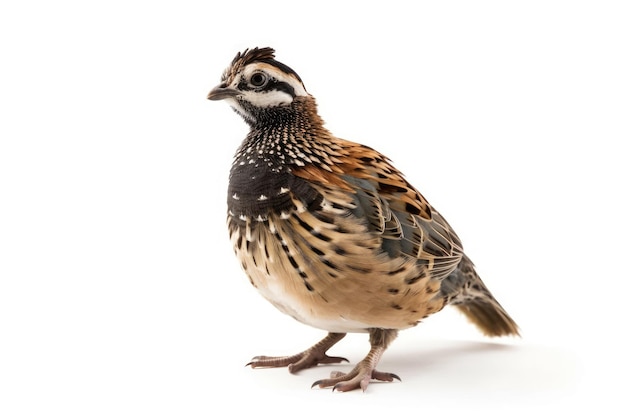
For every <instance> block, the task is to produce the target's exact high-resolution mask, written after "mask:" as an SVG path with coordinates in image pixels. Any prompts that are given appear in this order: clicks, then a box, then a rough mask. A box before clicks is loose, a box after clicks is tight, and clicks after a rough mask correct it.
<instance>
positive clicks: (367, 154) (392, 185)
mask: <svg viewBox="0 0 626 417" xmlns="http://www.w3.org/2000/svg"><path fill="white" fill-rule="evenodd" d="M333 142H334V143H333V145H335V146H334V149H335V151H336V154H337V155H336V156H335V157H334V158H333V159H334V164H332V165H329V166H328V165H327V166H325V167H324V168H321V167H319V166H315V165H306V166H303V167H297V168H295V169H294V170H293V173H294V175H296V176H297V177H300V178H303V179H306V180H308V181H310V182H311V183H312V184H313V185H314V186H315V188H317V189H318V191H319V192H320V193H322V194H327V195H328V197H329V198H330V197H331V195H332V194H334V193H335V191H341V192H342V194H345V193H349V194H351V195H352V198H351V199H350V207H349V208H350V211H351V213H352V214H353V215H354V216H355V217H357V218H361V219H364V220H365V221H366V224H367V225H368V230H370V231H371V232H372V233H374V234H378V235H380V236H381V237H382V240H381V242H382V243H381V249H382V250H383V251H385V252H387V254H388V255H389V256H390V257H392V258H394V257H398V256H410V257H413V258H416V259H417V260H418V263H421V264H424V265H425V266H426V267H427V268H428V270H429V271H430V273H431V274H432V276H433V277H434V278H437V279H443V278H445V277H446V276H448V275H449V274H450V273H451V272H452V271H454V269H455V268H456V266H457V265H458V263H459V262H460V261H461V258H462V256H463V249H462V246H461V242H460V240H459V238H458V236H457V235H456V233H455V232H454V231H453V230H452V228H451V227H450V225H449V224H448V223H447V222H446V221H445V219H444V218H443V217H442V216H441V215H440V214H439V213H438V212H437V211H436V210H434V209H433V208H432V207H431V205H430V204H429V203H428V201H426V199H425V198H424V197H423V196H422V195H421V194H420V193H419V192H418V191H417V190H416V189H415V188H413V187H412V186H411V185H410V184H409V183H408V182H407V181H406V179H405V178H404V176H403V175H402V174H401V173H400V172H399V171H398V170H397V169H395V168H394V167H393V166H392V165H391V163H390V162H389V160H388V159H387V158H386V157H384V156H383V155H381V154H380V153H378V152H376V151H375V150H373V149H371V148H368V147H366V146H363V145H359V144H356V143H353V142H348V141H343V140H337V139H335V140H334V141H333ZM337 144H338V145H339V146H337ZM331 191H332V192H331ZM330 201H332V198H330Z"/></svg>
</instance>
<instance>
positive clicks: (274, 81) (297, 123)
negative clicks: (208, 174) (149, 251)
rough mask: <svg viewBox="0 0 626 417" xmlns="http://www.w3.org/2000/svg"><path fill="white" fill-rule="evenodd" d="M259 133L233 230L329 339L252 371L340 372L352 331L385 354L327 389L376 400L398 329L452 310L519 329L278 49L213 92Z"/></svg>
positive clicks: (243, 164)
mask: <svg viewBox="0 0 626 417" xmlns="http://www.w3.org/2000/svg"><path fill="white" fill-rule="evenodd" d="M208 98H209V99H210V100H225V101H226V102H228V104H230V105H231V106H232V108H233V109H234V110H235V112H237V113H238V114H239V115H240V116H241V117H243V119H244V120H245V121H246V123H247V124H248V125H249V127H250V132H249V133H248V135H247V137H246V138H245V140H244V141H243V143H242V144H241V146H240V147H239V149H238V151H237V153H236V155H235V158H234V162H233V165H232V168H231V171H230V183H229V187H228V215H227V222H228V230H229V233H230V238H231V240H232V243H233V245H234V249H235V253H236V255H237V257H238V258H239V260H240V262H241V265H242V266H243V269H244V270H245V272H246V274H247V275H248V277H249V279H250V282H251V283H252V285H254V286H255V287H256V288H257V290H258V291H259V292H260V293H261V295H263V297H265V298H266V299H267V300H268V301H270V302H271V303H272V304H273V305H274V306H276V307H277V308H278V309H279V310H280V311H282V312H283V313H285V314H288V315H290V316H292V317H293V318H295V319H296V320H298V321H300V322H302V323H305V324H308V325H310V326H313V327H317V328H320V329H323V330H325V331H328V332H329V333H328V335H327V336H326V337H325V338H324V339H322V340H321V341H320V342H318V343H317V344H315V345H314V346H312V347H311V348H309V349H307V350H304V351H302V352H300V353H297V354H295V355H292V356H282V357H268V356H257V357H255V358H253V359H252V361H251V362H250V364H249V365H251V366H252V367H253V368H258V367H288V369H289V371H290V372H297V371H299V370H302V369H305V368H310V367H313V366H316V365H318V364H329V363H339V362H342V361H344V360H345V359H344V358H341V357H332V356H328V355H327V354H326V352H327V350H328V349H329V348H330V347H332V346H333V345H334V344H335V343H337V342H338V341H340V340H341V339H342V338H343V337H344V336H345V335H346V333H352V332H366V333H369V335H370V345H371V349H370V351H369V353H368V354H367V356H366V357H365V358H364V359H363V360H362V361H361V362H359V363H358V364H357V365H356V366H355V367H354V368H353V369H352V371H350V372H348V373H342V372H332V373H331V375H330V377H329V378H328V379H322V380H320V381H316V382H315V383H314V384H313V386H319V387H333V389H336V390H338V391H349V390H353V389H357V388H360V389H363V390H365V389H366V388H367V386H368V384H369V382H370V381H371V380H372V379H375V380H381V381H393V379H394V378H395V379H399V378H398V377H397V375H395V374H393V373H387V372H381V371H378V370H377V369H376V366H377V364H378V362H379V360H380V358H381V356H382V354H383V353H384V351H385V350H386V349H387V347H388V346H389V344H390V343H391V342H392V341H393V340H394V339H395V338H396V336H397V334H398V331H399V330H402V329H406V328H409V327H413V326H415V325H417V324H418V323H419V322H420V321H421V320H423V319H424V318H426V317H427V316H429V315H431V314H433V313H436V312H438V311H439V310H441V309H442V308H443V307H444V306H446V305H453V306H455V307H457V308H458V309H460V310H461V311H462V312H463V313H464V314H465V315H466V316H467V317H468V318H469V320H470V321H471V322H473V323H474V324H475V325H476V326H478V328H479V329H480V330H482V332H483V333H485V334H486V335H488V336H504V335H518V327H517V325H516V324H515V322H514V321H513V320H512V319H511V317H510V316H509V315H508V314H507V313H506V312H505V310H504V309H503V308H502V306H500V304H499V303H498V302H497V301H496V300H495V298H494V297H493V295H491V293H490V292H489V290H488V289H487V288H486V286H485V284H484V283H483V282H482V280H481V279H480V277H479V276H478V274H477V273H476V271H475V269H474V265H473V264H472V262H471V261H470V259H469V258H468V257H467V256H466V255H465V254H464V253H463V248H462V246H461V242H460V240H459V238H458V236H457V235H456V233H455V232H454V230H452V228H451V227H450V225H449V224H448V222H446V220H445V219H444V218H443V217H442V216H441V214H439V212H437V211H436V210H435V209H434V208H433V207H432V206H431V205H430V204H429V203H428V201H426V199H425V198H424V197H423V196H422V195H421V194H420V193H419V191H417V190H416V189H415V188H414V187H413V186H412V185H411V184H409V182H408V181H407V180H406V179H405V178H404V176H403V175H402V174H401V173H400V172H399V171H398V170H397V169H396V168H395V167H394V166H393V165H392V164H391V162H390V160H389V159H387V158H386V157H385V156H383V155H381V154H380V153H378V152H377V151H375V150H374V149H372V148H369V147H367V146H365V145H361V144H359V143H355V142H349V141H347V140H343V139H339V138H337V137H335V136H334V135H333V134H332V133H331V132H329V131H328V130H327V129H326V128H325V127H324V122H323V121H322V119H321V118H320V116H319V115H318V113H317V106H316V103H315V99H314V98H313V97H312V96H311V95H310V94H309V93H308V92H307V90H306V89H305V87H304V84H303V82H302V80H301V79H300V77H299V76H298V75H297V74H296V73H295V72H294V71H293V70H292V69H291V68H289V67H288V66H287V65H285V64H283V63H281V62H278V61H276V60H275V56H274V50H273V49H271V48H254V49H249V50H245V51H244V52H243V53H238V54H237V55H236V56H235V58H234V59H233V61H232V63H231V64H230V66H229V67H228V68H227V69H226V71H225V72H224V74H223V75H222V79H221V82H220V84H219V85H218V86H217V87H215V88H214V89H213V90H211V92H210V93H209V95H208Z"/></svg>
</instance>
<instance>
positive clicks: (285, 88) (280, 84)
mask: <svg viewBox="0 0 626 417" xmlns="http://www.w3.org/2000/svg"><path fill="white" fill-rule="evenodd" d="M263 90H266V91H269V90H278V91H282V92H283V93H287V94H289V95H290V96H291V97H295V96H296V90H294V88H293V87H292V86H291V84H289V83H286V82H284V81H276V80H274V79H271V80H270V82H269V83H267V86H266V87H265V88H264V89H263Z"/></svg>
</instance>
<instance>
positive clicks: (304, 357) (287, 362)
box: [248, 351, 349, 374]
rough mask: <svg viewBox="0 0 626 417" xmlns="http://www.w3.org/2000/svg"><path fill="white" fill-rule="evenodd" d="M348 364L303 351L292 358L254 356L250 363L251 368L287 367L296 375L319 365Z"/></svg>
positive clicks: (334, 357) (337, 359)
mask: <svg viewBox="0 0 626 417" xmlns="http://www.w3.org/2000/svg"><path fill="white" fill-rule="evenodd" d="M343 361H346V362H349V361H348V360H347V359H346V358H342V357H339V356H328V355H326V353H324V352H321V353H317V352H309V351H304V352H300V353H298V354H296V355H292V356H255V357H254V358H252V360H251V361H250V363H248V365H250V367H251V368H280V367H285V366H286V367H287V369H288V370H289V372H291V373H292V374H293V373H296V372H298V371H300V370H302V369H307V368H312V367H314V366H317V365H319V364H327V363H341V362H343Z"/></svg>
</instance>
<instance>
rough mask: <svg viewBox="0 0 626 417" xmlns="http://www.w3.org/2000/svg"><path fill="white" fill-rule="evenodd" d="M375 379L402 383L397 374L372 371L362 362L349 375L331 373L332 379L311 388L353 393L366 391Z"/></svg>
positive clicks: (337, 372)
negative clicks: (358, 390) (357, 390)
mask: <svg viewBox="0 0 626 417" xmlns="http://www.w3.org/2000/svg"><path fill="white" fill-rule="evenodd" d="M373 379H374V380H378V381H385V382H392V381H393V380H394V379H397V380H398V381H402V380H401V379H400V377H399V376H398V375H396V374H392V373H388V372H379V371H377V370H375V369H374V370H372V369H371V368H370V367H368V366H367V365H364V364H363V363H362V362H361V363H359V364H358V365H357V366H356V367H355V368H354V369H353V370H352V371H350V372H349V373H347V374H346V373H344V372H339V371H333V372H331V373H330V378H327V379H320V380H319V381H315V382H314V383H313V385H311V388H314V387H316V386H319V387H320V388H328V387H333V391H335V390H336V391H340V392H345V391H352V390H354V389H357V388H360V389H361V390H363V391H365V390H366V389H367V387H368V385H369V383H370V381H371V380H373Z"/></svg>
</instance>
